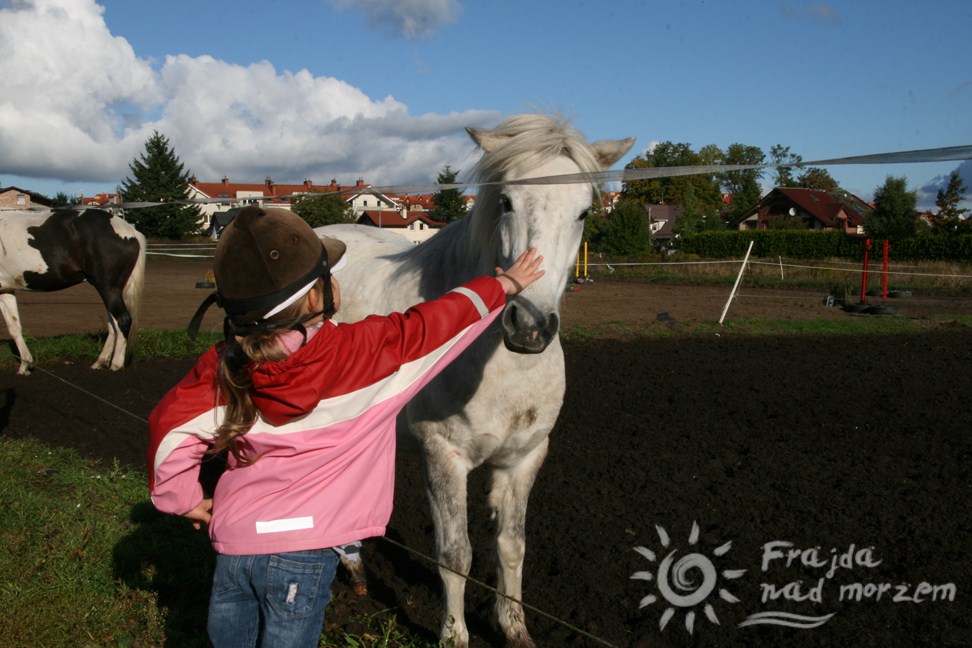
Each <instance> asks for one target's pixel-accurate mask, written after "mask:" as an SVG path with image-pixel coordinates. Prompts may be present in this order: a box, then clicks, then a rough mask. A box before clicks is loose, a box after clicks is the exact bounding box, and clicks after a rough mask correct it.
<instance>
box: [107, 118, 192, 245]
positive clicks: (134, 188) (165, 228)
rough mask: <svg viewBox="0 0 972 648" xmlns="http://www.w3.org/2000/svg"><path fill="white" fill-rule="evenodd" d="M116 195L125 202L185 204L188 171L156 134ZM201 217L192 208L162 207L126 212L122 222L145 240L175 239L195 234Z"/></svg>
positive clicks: (155, 132) (183, 205)
mask: <svg viewBox="0 0 972 648" xmlns="http://www.w3.org/2000/svg"><path fill="white" fill-rule="evenodd" d="M128 168H129V169H131V172H132V176H131V177H130V178H126V179H125V182H124V183H123V184H122V186H121V188H120V191H119V193H120V194H121V197H122V200H123V201H125V202H165V203H170V202H174V201H180V200H186V198H187V197H188V196H189V179H190V177H191V175H190V173H189V172H188V171H186V172H183V164H182V162H180V161H179V158H178V156H176V154H175V151H173V150H172V149H171V148H169V140H168V139H166V138H165V136H163V135H162V134H161V133H159V132H158V131H153V133H152V136H151V137H149V138H148V140H147V141H146V142H145V152H144V153H143V154H142V155H141V156H140V158H137V159H135V160H133V161H132V162H131V163H130V164H129V165H128ZM200 218H201V213H200V211H199V207H197V206H196V205H185V204H166V205H159V206H156V207H144V208H134V209H127V210H126V211H125V219H126V220H127V221H128V222H130V223H131V224H132V225H134V226H135V229H137V230H138V231H139V232H141V233H142V234H144V235H145V236H146V237H148V238H168V239H178V238H181V237H183V236H188V235H192V234H196V233H197V232H198V231H199V221H200Z"/></svg>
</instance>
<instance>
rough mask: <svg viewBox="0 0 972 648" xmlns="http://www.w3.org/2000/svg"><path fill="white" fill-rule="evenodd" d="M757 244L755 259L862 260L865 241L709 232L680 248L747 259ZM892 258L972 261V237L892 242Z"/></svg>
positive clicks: (809, 234)
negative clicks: (749, 248)
mask: <svg viewBox="0 0 972 648" xmlns="http://www.w3.org/2000/svg"><path fill="white" fill-rule="evenodd" d="M750 241H753V242H754V244H753V252H752V255H753V256H755V257H777V256H783V257H787V258H791V259H826V258H831V257H835V258H845V259H862V258H863V257H864V249H865V240H864V239H863V238H861V237H857V236H848V235H846V234H844V233H842V232H838V231H823V232H821V231H812V230H807V231H795V230H762V231H756V232H754V231H707V232H696V233H692V234H685V235H683V236H682V237H681V238H679V239H678V242H677V243H676V247H677V248H678V250H679V251H680V252H684V253H686V254H697V255H698V256H700V257H703V258H706V259H733V258H738V257H742V256H745V254H746V248H747V247H749V242H750ZM881 245H882V242H881V241H873V242H872V248H871V253H872V254H874V253H879V252H880V250H881V247H880V246H881ZM890 255H891V256H892V257H893V258H895V259H910V260H915V261H922V260H925V261H968V260H972V234H959V235H936V234H925V235H920V236H913V237H911V238H907V239H901V240H899V241H892V242H891V246H890Z"/></svg>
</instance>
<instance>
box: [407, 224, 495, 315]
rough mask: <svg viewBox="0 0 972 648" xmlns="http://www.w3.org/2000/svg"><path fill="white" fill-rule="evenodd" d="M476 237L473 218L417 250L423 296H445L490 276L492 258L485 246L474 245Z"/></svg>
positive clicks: (443, 230) (442, 230)
mask: <svg viewBox="0 0 972 648" xmlns="http://www.w3.org/2000/svg"><path fill="white" fill-rule="evenodd" d="M475 234H476V232H475V229H474V228H473V226H472V219H471V217H466V218H464V219H462V220H460V221H456V222H454V223H451V224H450V225H448V226H447V227H445V228H443V229H441V230H439V232H438V233H436V235H435V236H433V237H432V238H430V239H429V240H427V241H425V242H424V243H422V245H419V246H416V248H415V250H414V259H415V260H416V262H417V264H418V265H419V266H420V267H421V268H422V274H423V281H422V283H423V293H424V292H426V291H431V292H439V293H441V292H445V291H446V290H450V289H452V288H454V287H455V286H457V285H459V284H461V283H464V282H466V281H469V280H470V279H473V278H474V277H478V276H480V275H483V274H490V273H491V271H492V269H493V268H492V267H490V266H489V264H490V263H491V258H492V255H491V254H490V252H489V250H488V248H487V247H486V244H485V243H484V244H483V245H477V244H475V243H474V241H473V240H472V239H473V236H474V235H475ZM426 298H428V295H426Z"/></svg>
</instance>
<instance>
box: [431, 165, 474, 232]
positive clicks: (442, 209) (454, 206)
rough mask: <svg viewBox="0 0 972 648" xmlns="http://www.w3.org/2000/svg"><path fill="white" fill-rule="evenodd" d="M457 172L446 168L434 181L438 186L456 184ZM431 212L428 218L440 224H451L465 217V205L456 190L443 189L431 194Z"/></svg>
mask: <svg viewBox="0 0 972 648" xmlns="http://www.w3.org/2000/svg"><path fill="white" fill-rule="evenodd" d="M458 176H459V172H458V171H453V170H452V168H451V167H449V166H448V165H446V167H445V168H444V169H443V170H442V172H441V173H439V175H438V177H437V178H436V179H435V181H436V182H437V183H439V184H456V178H457V177H458ZM432 204H433V207H432V211H431V212H430V213H429V216H431V217H432V219H433V220H437V221H439V222H440V223H451V222H452V221H456V220H460V219H461V218H464V217H465V216H466V203H465V201H464V200H463V199H462V195H460V193H459V190H458V189H443V190H441V191H437V192H435V193H434V194H432Z"/></svg>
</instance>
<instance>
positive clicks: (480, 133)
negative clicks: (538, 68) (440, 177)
mask: <svg viewBox="0 0 972 648" xmlns="http://www.w3.org/2000/svg"><path fill="white" fill-rule="evenodd" d="M466 132H467V133H469V137H471V138H472V140H473V141H474V142H476V145H477V146H478V147H479V148H481V149H483V151H485V152H486V153H489V152H490V151H492V150H493V149H495V148H496V146H497V145H498V144H499V141H500V140H501V139H503V138H502V137H499V136H497V135H495V134H494V133H493V131H488V130H485V129H483V128H473V127H472V126H467V127H466ZM632 141H633V140H632Z"/></svg>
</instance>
